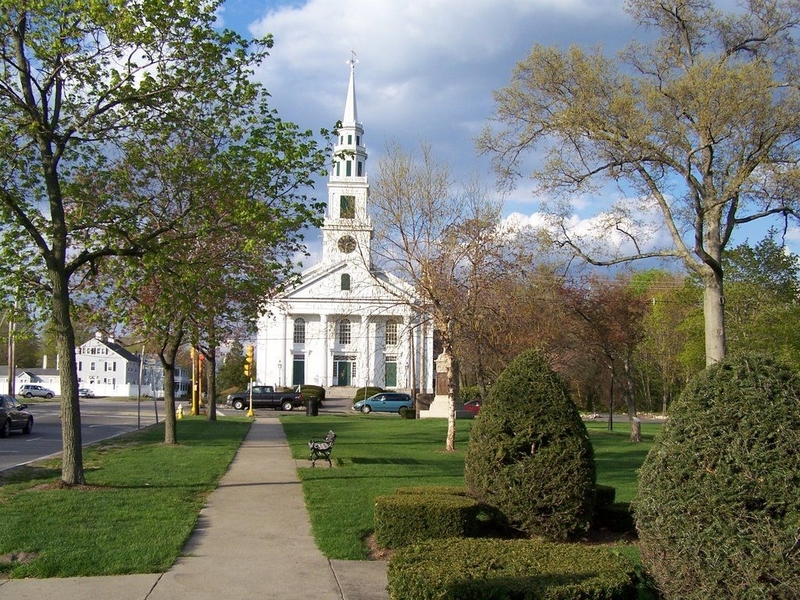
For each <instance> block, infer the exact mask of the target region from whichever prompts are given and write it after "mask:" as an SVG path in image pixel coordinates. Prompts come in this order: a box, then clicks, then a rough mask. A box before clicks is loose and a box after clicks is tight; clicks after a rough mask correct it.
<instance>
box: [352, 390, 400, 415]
mask: <svg viewBox="0 0 800 600" xmlns="http://www.w3.org/2000/svg"><path fill="white" fill-rule="evenodd" d="M411 406H412V401H411V395H410V394H401V393H397V392H380V393H378V394H375V395H374V396H370V397H369V398H367V399H365V400H359V401H358V402H356V403H355V404H353V410H359V411H361V412H362V413H364V414H369V413H371V412H372V411H373V410H374V411H375V412H390V413H399V412H400V411H401V410H402V409H403V408H406V409H408V410H411Z"/></svg>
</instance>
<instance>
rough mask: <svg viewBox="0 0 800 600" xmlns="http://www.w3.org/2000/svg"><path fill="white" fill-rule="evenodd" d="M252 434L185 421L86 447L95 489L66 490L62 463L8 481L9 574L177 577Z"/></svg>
mask: <svg viewBox="0 0 800 600" xmlns="http://www.w3.org/2000/svg"><path fill="white" fill-rule="evenodd" d="M249 427H250V423H249V421H248V420H245V419H242V418H239V419H235V418H234V419H225V420H222V421H213V422H209V421H207V420H205V419H204V418H201V417H198V418H188V419H182V420H180V421H178V440H179V444H178V445H176V446H165V445H164V444H163V440H164V427H163V424H161V425H156V426H154V427H150V428H148V429H143V430H140V431H137V432H135V433H131V434H127V435H125V436H121V437H117V438H114V439H112V440H107V441H105V442H100V443H98V444H93V445H92V446H88V447H86V448H84V453H83V457H84V461H83V462H84V470H85V474H86V483H87V485H85V486H76V487H71V488H65V487H63V486H62V485H60V483H59V482H60V476H61V463H60V460H50V461H44V462H41V463H37V464H36V465H31V466H27V467H21V468H18V469H15V470H13V471H9V472H6V473H4V474H3V476H4V477H3V485H2V487H0V511H2V514H3V527H2V528H0V573H1V574H3V575H5V576H7V577H12V578H17V577H83V576H91V575H120V574H128V573H157V572H163V571H166V570H167V569H169V567H170V566H171V565H172V564H173V563H174V562H175V560H176V559H177V558H178V556H179V555H180V553H181V550H182V548H183V546H184V544H185V543H186V541H187V540H188V538H189V536H190V534H191V532H192V529H193V528H194V525H195V522H196V520H197V517H198V514H199V512H200V509H201V508H202V507H203V505H204V503H205V500H206V498H207V496H208V494H210V493H211V491H213V490H214V488H216V486H217V483H218V482H219V480H220V479H221V478H222V476H223V475H224V473H225V471H226V470H227V468H228V465H229V464H230V462H231V460H232V459H233V457H234V455H235V453H236V450H237V449H238V448H239V446H240V444H241V442H242V440H243V439H244V436H245V434H246V433H247V430H248V429H249Z"/></svg>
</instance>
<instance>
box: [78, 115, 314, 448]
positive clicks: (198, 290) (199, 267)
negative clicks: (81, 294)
mask: <svg viewBox="0 0 800 600" xmlns="http://www.w3.org/2000/svg"><path fill="white" fill-rule="evenodd" d="M252 110H253V113H252V114H250V115H249V116H250V119H249V122H250V124H251V128H250V129H249V131H248V133H247V136H246V138H245V139H244V140H242V141H237V140H236V139H233V138H232V137H231V134H230V133H229V132H227V131H219V132H218V135H219V139H217V140H215V141H214V143H211V144H209V143H208V139H207V138H206V136H205V135H204V136H201V137H199V138H198V137H196V136H195V135H191V134H188V135H187V133H185V132H180V131H178V132H167V133H166V134H165V132H163V131H158V132H153V133H152V134H151V135H153V136H155V139H153V140H147V141H145V142H144V143H142V142H141V141H139V143H137V144H135V145H134V147H132V148H130V149H129V151H128V153H127V161H126V162H125V163H124V164H121V165H120V167H121V169H122V171H123V174H121V175H120V176H119V177H117V178H115V180H121V181H123V182H124V183H123V185H121V187H120V189H119V192H118V194H119V195H124V194H126V193H129V192H130V190H135V189H138V188H139V187H147V188H156V189H159V190H163V191H162V195H164V196H170V197H171V204H172V205H173V206H175V207H182V206H184V205H186V204H187V203H189V202H190V201H191V198H192V197H193V196H197V197H200V198H202V199H203V202H202V204H201V205H198V206H196V207H195V208H194V209H193V210H192V211H191V212H189V213H188V214H186V215H185V216H184V217H183V218H182V219H181V220H180V222H179V223H177V224H176V225H175V227H174V228H173V230H172V231H171V232H170V233H169V235H163V236H162V238H161V241H160V245H159V247H158V249H157V251H145V252H144V253H143V255H142V256H141V257H137V258H135V259H129V258H124V257H123V258H119V259H115V260H114V261H113V264H111V265H109V267H108V268H107V269H104V270H103V273H104V277H103V281H102V282H99V285H93V286H91V287H90V289H89V292H90V293H91V296H92V297H93V298H98V297H102V298H103V302H102V304H103V305H104V306H106V307H111V309H112V310H115V311H116V312H117V315H118V317H117V318H118V319H122V320H124V322H125V323H126V325H127V326H128V327H129V328H131V329H132V330H133V331H135V332H137V333H139V334H140V335H141V336H143V337H145V338H146V339H150V340H153V342H155V343H156V344H157V345H158V346H159V348H160V349H159V356H160V358H161V362H162V365H163V367H164V370H165V374H166V376H165V395H164V401H165V413H166V414H167V429H166V436H165V437H166V439H165V441H166V442H167V443H176V436H175V433H174V419H172V418H171V417H172V415H173V414H174V405H175V399H174V395H173V394H172V390H173V389H174V385H173V383H174V380H173V378H174V371H175V359H176V357H177V353H178V349H179V347H180V345H181V344H182V342H183V340H184V338H190V341H191V343H192V346H193V347H195V348H197V349H198V350H199V351H200V352H201V353H202V355H203V357H204V358H205V366H204V369H203V371H204V373H205V375H206V378H207V384H208V385H204V389H205V390H206V391H207V392H208V398H209V402H208V409H207V415H208V419H209V420H215V419H216V377H215V376H216V349H217V347H218V345H219V342H220V340H224V339H228V338H229V337H231V336H235V335H239V334H241V333H243V332H242V331H240V330H241V329H243V326H242V324H247V323H248V322H250V321H249V318H250V315H252V314H255V313H256V312H257V311H258V308H259V306H260V303H261V302H262V300H263V297H264V292H265V290H274V289H280V288H281V286H283V285H286V282H291V281H293V277H294V275H295V270H294V269H295V262H294V260H295V256H296V255H297V254H298V253H300V252H302V251H304V250H305V248H304V246H303V245H302V240H303V237H302V229H303V228H304V227H306V226H307V225H314V224H317V223H318V219H319V214H320V212H321V205H320V204H319V203H314V202H308V201H307V198H306V197H305V196H304V195H303V194H301V193H300V191H299V190H300V188H303V187H306V186H311V185H312V181H311V174H313V173H314V172H315V171H318V170H320V169H321V168H322V165H323V164H324V155H323V153H322V152H320V151H319V150H318V149H317V145H316V143H315V142H314V140H313V138H312V134H311V132H309V131H305V132H301V131H299V130H298V129H297V127H296V126H294V125H292V124H290V123H284V122H282V121H281V120H280V119H278V118H277V117H276V115H275V114H273V113H272V112H271V111H269V110H268V109H267V107H266V106H265V105H262V104H254V105H253V107H252ZM324 133H325V132H323V134H324ZM137 141H138V140H137ZM129 173H133V174H135V175H136V180H137V182H138V185H137V186H133V185H130V183H129V182H128V178H129V175H128V174H129ZM107 262H111V261H107ZM107 291H109V292H110V293H109V294H105V293H104V292H107ZM251 327H252V325H251ZM244 328H246V325H245V326H244ZM170 427H172V431H171V430H170Z"/></svg>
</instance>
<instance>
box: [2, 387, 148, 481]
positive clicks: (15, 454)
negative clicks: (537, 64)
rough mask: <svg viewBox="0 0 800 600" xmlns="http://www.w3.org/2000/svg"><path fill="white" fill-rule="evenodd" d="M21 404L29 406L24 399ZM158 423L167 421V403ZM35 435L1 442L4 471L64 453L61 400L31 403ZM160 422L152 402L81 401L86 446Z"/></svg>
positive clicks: (17, 434)
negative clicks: (157, 421) (164, 413)
mask: <svg viewBox="0 0 800 600" xmlns="http://www.w3.org/2000/svg"><path fill="white" fill-rule="evenodd" d="M20 401H21V402H29V401H25V400H23V399H20ZM157 408H158V420H159V421H160V420H163V418H164V415H163V410H164V405H163V403H159V405H158V407H157ZM28 410H30V412H31V414H33V419H34V425H33V433H31V434H30V435H23V434H22V433H21V432H19V431H12V432H11V435H10V436H9V437H7V438H5V439H0V471H2V470H5V469H10V468H12V467H15V466H18V465H22V464H26V463H29V462H32V461H35V460H39V459H41V458H44V457H47V456H52V455H53V454H58V453H60V452H61V449H62V442H61V418H60V414H59V413H60V405H59V402H58V399H56V400H53V401H50V402H30V404H28ZM155 422H156V407H154V404H153V401H152V400H147V401H143V402H142V403H141V404H139V403H137V402H136V401H135V400H133V401H131V400H107V399H102V398H87V399H81V437H82V440H83V443H84V444H90V443H92V442H96V441H98V440H103V439H106V438H110V437H114V436H116V435H120V434H122V433H126V432H129V431H134V430H136V429H137V428H139V427H146V426H148V425H151V424H153V423H155Z"/></svg>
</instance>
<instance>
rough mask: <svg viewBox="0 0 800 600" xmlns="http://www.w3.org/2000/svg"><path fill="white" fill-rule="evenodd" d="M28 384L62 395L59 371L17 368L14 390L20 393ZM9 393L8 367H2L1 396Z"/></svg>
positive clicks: (44, 368) (45, 368) (44, 367)
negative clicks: (34, 384) (37, 385)
mask: <svg viewBox="0 0 800 600" xmlns="http://www.w3.org/2000/svg"><path fill="white" fill-rule="evenodd" d="M28 383H36V384H39V385H41V386H44V387H46V388H47V389H48V390H52V391H53V393H54V394H55V395H56V396H58V395H60V394H61V379H60V378H59V374H58V369H53V368H47V366H43V367H42V368H37V367H33V368H19V367H18V368H17V370H16V374H15V382H14V389H15V390H17V391H19V390H20V389H22V386H23V385H25V384H28ZM6 393H8V366H0V394H6Z"/></svg>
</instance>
